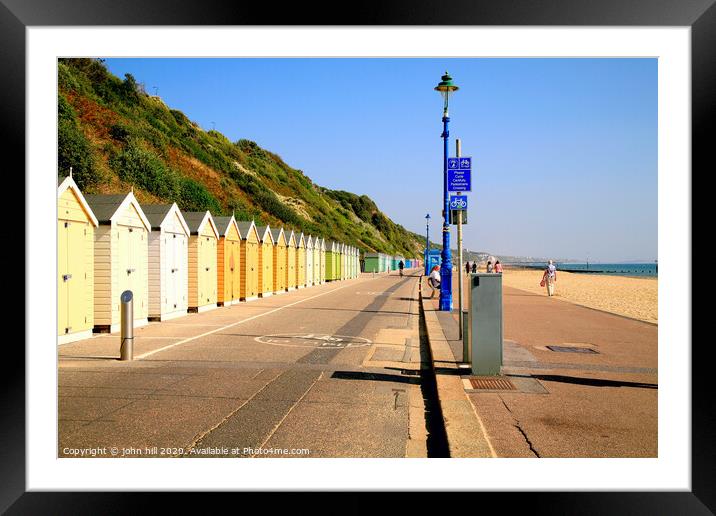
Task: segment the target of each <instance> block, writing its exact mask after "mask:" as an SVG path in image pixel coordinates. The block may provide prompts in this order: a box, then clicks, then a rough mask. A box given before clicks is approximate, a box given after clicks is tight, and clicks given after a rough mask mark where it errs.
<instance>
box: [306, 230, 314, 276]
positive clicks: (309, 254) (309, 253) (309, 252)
mask: <svg viewBox="0 0 716 516" xmlns="http://www.w3.org/2000/svg"><path fill="white" fill-rule="evenodd" d="M306 286H307V287H312V286H313V237H312V236H311V235H308V238H306Z"/></svg>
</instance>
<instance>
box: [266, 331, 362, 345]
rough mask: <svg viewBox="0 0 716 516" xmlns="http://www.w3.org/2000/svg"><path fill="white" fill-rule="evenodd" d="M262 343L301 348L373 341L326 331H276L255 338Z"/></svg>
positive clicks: (360, 343)
mask: <svg viewBox="0 0 716 516" xmlns="http://www.w3.org/2000/svg"><path fill="white" fill-rule="evenodd" d="M254 340H255V341H256V342H261V343H262V344H271V345H273V346H288V347H299V348H354V347H359V346H368V345H370V344H372V342H371V341H370V340H368V339H364V338H363V337H352V336H350V335H328V334H326V333H275V334H273V335H262V336H261V337H256V338H255V339H254Z"/></svg>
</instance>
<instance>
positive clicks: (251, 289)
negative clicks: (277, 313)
mask: <svg viewBox="0 0 716 516" xmlns="http://www.w3.org/2000/svg"><path fill="white" fill-rule="evenodd" d="M236 225H237V226H238V228H239V234H240V235H241V256H240V259H239V264H240V266H241V280H240V288H239V292H240V293H239V296H240V297H239V300H241V301H252V300H254V299H258V297H259V246H260V245H261V238H260V236H259V232H258V229H256V224H254V223H253V222H248V221H243V220H242V221H237V223H236Z"/></svg>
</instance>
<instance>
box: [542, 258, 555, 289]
mask: <svg viewBox="0 0 716 516" xmlns="http://www.w3.org/2000/svg"><path fill="white" fill-rule="evenodd" d="M542 281H543V282H544V283H545V284H546V286H547V295H548V296H550V297H551V296H553V295H554V284H555V283H556V282H557V267H555V265H554V263H553V262H552V260H550V261H549V263H548V264H547V268H546V269H545V270H544V274H543V275H542Z"/></svg>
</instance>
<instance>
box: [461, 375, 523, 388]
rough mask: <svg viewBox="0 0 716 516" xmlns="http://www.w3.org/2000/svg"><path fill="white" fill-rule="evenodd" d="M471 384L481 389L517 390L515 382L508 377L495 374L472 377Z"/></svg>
mask: <svg viewBox="0 0 716 516" xmlns="http://www.w3.org/2000/svg"><path fill="white" fill-rule="evenodd" d="M469 380H470V385H472V388H473V389H479V390H483V391H514V390H516V388H515V386H514V384H513V383H512V382H511V381H510V380H508V379H507V378H499V377H497V378H496V377H493V376H482V377H477V378H470V379H469Z"/></svg>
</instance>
